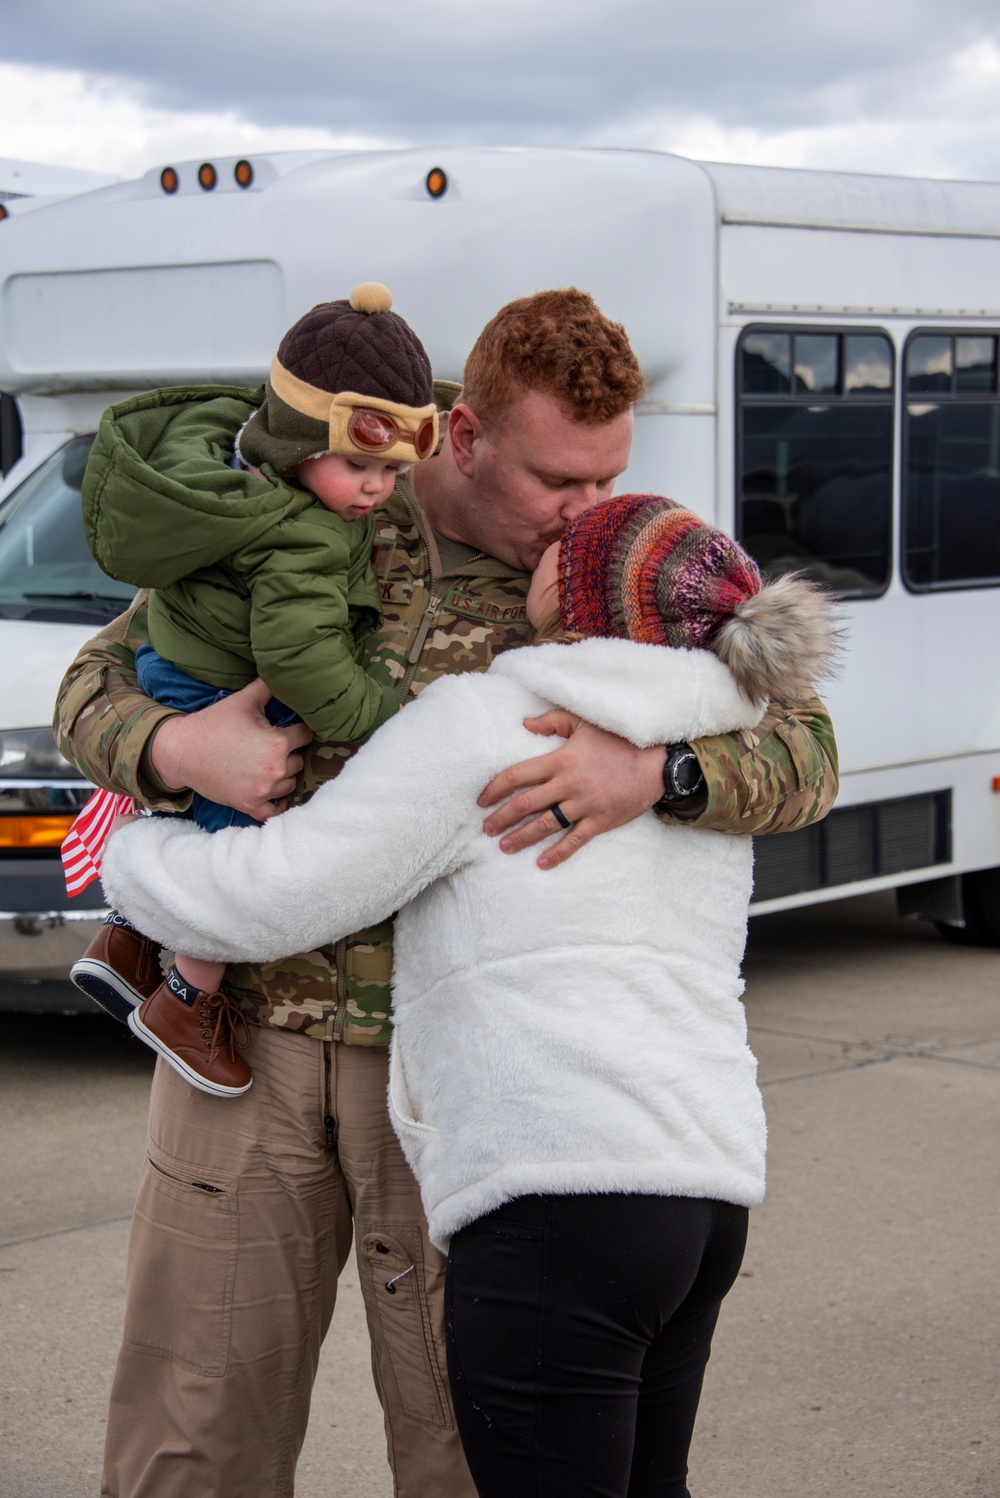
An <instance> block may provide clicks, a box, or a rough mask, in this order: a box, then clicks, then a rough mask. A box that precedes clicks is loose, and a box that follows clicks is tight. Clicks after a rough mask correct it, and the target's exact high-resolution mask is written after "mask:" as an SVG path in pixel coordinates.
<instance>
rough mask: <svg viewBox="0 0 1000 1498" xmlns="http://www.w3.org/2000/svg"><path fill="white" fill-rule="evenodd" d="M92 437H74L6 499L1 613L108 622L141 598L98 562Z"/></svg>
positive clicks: (1, 523) (0, 545)
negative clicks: (90, 492) (87, 519)
mask: <svg viewBox="0 0 1000 1498" xmlns="http://www.w3.org/2000/svg"><path fill="white" fill-rule="evenodd" d="M93 441H94V439H93V437H92V436H91V437H74V438H73V439H72V441H70V442H67V443H66V445H65V447H61V448H60V449H59V451H58V452H55V453H53V454H52V456H51V457H50V458H48V459H47V460H46V461H45V462H44V463H43V464H42V465H41V467H40V468H36V469H35V471H34V473H32V474H30V475H29V477H28V478H26V479H25V480H24V482H23V483H22V484H19V485H18V486H17V488H16V489H12V490H11V492H10V493H9V494H8V495H7V497H6V499H5V500H4V501H3V503H2V504H0V618H4V619H37V620H45V619H47V620H51V621H53V622H62V623H67V624H92V623H93V624H103V623H105V622H106V621H107V620H108V619H113V618H114V617H115V615H116V614H120V613H121V612H122V610H123V609H125V608H126V607H127V606H128V604H129V603H131V601H132V599H133V598H134V597H135V589H134V588H133V587H130V586H129V584H128V583H119V582H115V580H114V579H113V578H110V577H108V576H107V574H106V573H104V572H102V571H101V569H100V567H98V565H97V563H96V562H95V561H94V559H93V557H92V556H91V554H90V549H89V548H88V546H87V541H86V537H85V536H84V533H83V515H82V512H81V507H80V486H81V484H82V483H83V470H84V469H85V468H86V466H87V457H88V455H89V453H90V449H91V445H92V443H93Z"/></svg>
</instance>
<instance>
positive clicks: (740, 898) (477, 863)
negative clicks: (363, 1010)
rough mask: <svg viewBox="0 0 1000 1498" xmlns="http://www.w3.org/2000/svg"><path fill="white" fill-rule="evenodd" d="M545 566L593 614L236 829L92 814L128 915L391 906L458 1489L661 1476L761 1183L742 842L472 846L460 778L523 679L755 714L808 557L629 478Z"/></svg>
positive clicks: (546, 582)
mask: <svg viewBox="0 0 1000 1498" xmlns="http://www.w3.org/2000/svg"><path fill="white" fill-rule="evenodd" d="M557 558H558V563H559V576H558V581H556V579H555V563H556V560H557ZM557 593H558V608H559V614H560V617H561V621H562V625H563V626H564V627H565V628H566V629H567V630H569V631H574V632H575V633H576V634H577V635H580V634H586V635H589V636H592V637H591V638H585V639H577V640H576V642H575V643H571V644H567V643H549V644H543V645H541V646H539V647H538V648H536V649H530V650H519V651H516V652H511V653H508V654H505V655H503V656H502V657H501V658H499V659H498V660H496V661H494V663H493V665H492V666H491V668H490V670H489V671H488V672H486V673H485V674H483V675H471V674H470V675H468V676H459V677H448V678H445V679H443V680H441V681H439V682H437V683H435V684H434V685H433V686H431V687H429V688H428V689H427V690H426V691H425V692H424V693H423V694H422V695H421V697H420V698H419V699H418V700H417V701H416V702H415V703H413V704H412V705H411V706H409V707H408V708H407V709H406V711H405V712H404V713H402V714H401V715H400V716H399V717H397V718H396V719H394V720H392V721H391V722H389V723H387V724H386V725H385V726H384V727H383V728H382V729H380V730H379V732H378V733H377V734H376V735H375V736H374V737H373V738H372V739H371V740H370V742H369V743H368V744H367V745H366V746H365V747H364V748H363V749H362V750H361V752H360V753H359V754H358V755H357V756H356V757H355V758H354V759H352V760H351V761H350V762H349V763H348V764H347V765H346V767H345V768H344V770H343V771H342V773H341V774H340V776H339V777H338V778H337V780H335V781H334V782H332V783H331V784H329V785H326V786H324V787H323V788H322V789H321V790H320V791H319V792H317V794H316V795H315V796H314V797H313V799H312V800H311V801H310V802H309V803H308V805H306V806H304V807H301V808H298V809H296V810H293V811H290V812H288V813H287V814H286V815H284V816H281V817H278V818H275V819H272V820H271V821H269V822H268V823H266V824H265V826H264V827H263V828H261V829H259V830H258V829H248V830H233V831H225V832H221V833H216V834H215V835H214V836H211V837H210V836H208V835H207V834H205V833H203V832H201V831H200V830H199V829H197V828H193V827H192V826H191V824H190V823H188V822H180V821H171V820H162V819H155V820H149V821H143V822H141V823H140V824H139V825H137V826H135V827H133V828H130V829H129V830H128V831H127V832H126V833H124V834H119V835H116V836H115V837H114V838H113V839H112V840H111V842H110V843H109V845H108V848H107V851H106V854H105V860H104V883H105V889H106V891H107V894H108V897H109V900H110V901H111V902H112V903H113V904H114V905H115V906H116V907H117V908H118V909H120V910H122V911H123V912H124V913H125V915H126V916H127V917H128V918H129V919H130V920H132V921H133V922H134V923H135V924H136V925H137V926H138V927H139V928H140V929H142V930H143V931H147V932H149V933H150V934H152V935H153V936H154V937H155V938H156V939H158V940H159V941H161V942H163V943H164V945H166V946H168V947H178V948H181V949H182V950H184V951H187V952H190V953H192V954H194V955H195V956H202V957H205V958H209V959H217V960H236V959H250V960H254V961H270V960H277V959H278V958H280V957H283V956H286V955H287V954H288V953H289V952H292V951H308V950H309V949H310V948H311V947H313V946H317V945H320V944H322V943H326V942H331V941H336V940H338V939H339V938H341V937H343V936H346V935H348V934H349V933H350V932H352V931H355V930H358V929H360V928H362V927H364V926H367V925H370V924H372V923H373V922H375V921H379V920H382V919H384V918H386V917H388V916H390V915H391V914H392V913H393V912H394V911H396V910H399V912H400V913H399V915H398V917H397V920H396V929H395V966H394V974H393V1016H394V1026H395V1030H394V1040H393V1049H392V1061H391V1070H390V1098H389V1106H390V1112H391V1115H392V1119H393V1123H394V1125H395V1127H396V1130H397V1132H398V1134H399V1137H400V1140H401V1142H402V1145H403V1148H404V1150H405V1152H406V1155H407V1159H408V1160H409V1162H410V1164H411V1166H412V1168H413V1170H414V1173H415V1174H416V1176H417V1179H418V1181H419V1182H420V1187H421V1192H422V1195H423V1201H424V1205H425V1208H426V1211H427V1216H428V1220H429V1224H430V1236H431V1238H432V1240H433V1241H434V1242H435V1243H436V1244H438V1245H439V1246H441V1247H442V1248H446V1249H447V1248H449V1245H450V1252H449V1269H448V1275H449V1281H448V1320H449V1325H448V1336H449V1373H450V1377H451V1381H452V1392H453V1395H454V1398H455V1405H456V1413H457V1416H458V1420H459V1426H460V1429H461V1432H462V1437H463V1441H464V1443H465V1446H466V1452H467V1455H468V1457H469V1464H470V1467H471V1469H472V1473H473V1477H474V1478H475V1481H476V1483H477V1486H478V1488H479V1491H480V1493H481V1494H483V1495H489V1498H492V1495H497V1498H500V1495H503V1498H511V1495H514V1494H516V1493H521V1492H524V1493H531V1492H537V1493H539V1494H544V1495H545V1498H557V1495H563V1494H565V1495H567V1498H569V1495H571V1494H572V1495H574V1498H575V1495H579V1494H584V1493H593V1494H601V1495H612V1494H613V1495H618V1494H620V1495H623V1498H624V1495H625V1494H626V1493H627V1494H628V1495H630V1498H636V1495H642V1498H646V1495H652V1494H670V1495H674V1498H680V1495H683V1494H686V1493H687V1488H686V1486H685V1476H686V1470H687V1466H686V1460H687V1450H688V1445H689V1443H690V1438H691V1432H692V1429H693V1424H694V1416H695V1412H696V1409H697V1403H698V1397H699V1393H700V1388H701V1381H702V1375H703V1372H704V1367H705V1363H706V1362H707V1359H708V1353H709V1348H710V1344H711V1337H712V1332H713V1330H714V1326H715V1321H716V1317H717V1315H718V1309H719V1305H720V1303H721V1300H722V1298H723V1296H724V1295H725V1293H726V1291H727V1290H728V1289H729V1287H730V1285H731V1284H732V1282H733V1280H734V1279H735V1276H736V1273H737V1271H738V1269H739V1264H740V1261H741V1258H742V1253H743V1246H744V1241H745V1233H746V1215H747V1209H748V1208H749V1207H751V1206H753V1205H755V1204H756V1203H757V1202H759V1201H760V1200H761V1198H762V1196H763V1191H764V1147H765V1125H764V1115H763V1109H762V1105H761V1099H760V1093H759V1091H758V1088H757V1084H756V1062H755V1060H754V1058H753V1055H752V1054H751V1052H750V1050H749V1049H748V1047H747V1043H746V1023H745V1019H744V1015H743V1010H742V1006H741V1004H740V994H741V991H742V982H741V979H740V976H739V966H740V960H741V957H742V952H743V946H744V940H745V933H746V912H747V905H748V901H749V897H750V887H751V848H750V841H749V839H748V838H741V837H732V836H727V835H725V834H721V833H715V832H704V831H699V830H698V829H697V828H694V827H685V826H682V825H679V824H677V823H670V822H664V821H661V820H660V819H659V818H658V817H657V816H655V815H654V814H653V813H650V814H649V815H647V816H645V817H641V818H639V819H638V820H637V821H635V822H632V823H630V824H629V825H628V826H625V827H621V828H619V829H617V830H616V831H613V832H610V833H607V834H605V835H604V836H603V837H600V838H597V839H595V840H594V841H592V842H590V843H588V844H587V845H586V846H585V847H583V848H582V849H581V850H580V851H579V852H578V853H577V854H576V855H575V856H574V858H573V859H571V860H570V861H569V862H568V863H566V864H565V865H563V866H561V867H560V868H559V869H558V870H557V871H554V872H550V873H543V872H541V871H540V870H539V869H538V868H537V867H536V865H535V862H534V859H533V857H532V856H530V855H528V854H522V855H519V856H515V857H512V858H508V857H503V856H502V855H500V854H499V853H498V851H497V849H496V847H495V845H494V843H493V842H492V841H491V839H489V838H488V837H486V836H485V834H484V833H483V831H482V825H481V823H482V813H481V811H480V810H479V809H478V807H477V805H476V797H477V796H478V794H479V791H480V790H481V789H482V787H483V785H484V784H485V783H486V782H487V781H489V780H490V779H491V778H492V777H493V775H494V774H496V773H497V772H498V771H499V770H500V769H502V768H503V767H504V766H505V765H508V764H511V763H513V762H514V761H515V760H517V759H523V758H527V757H529V756H530V755H532V754H537V753H539V752H540V748H539V743H538V740H537V738H535V737H534V736H533V735H531V734H529V733H528V731H527V730H526V729H525V728H524V726H523V719H524V718H525V717H527V716H531V715H537V714H540V713H542V712H544V711H546V710H547V709H549V708H551V707H561V708H567V709H569V710H570V711H572V712H574V713H576V714H579V715H580V716H581V717H582V718H584V719H586V720H588V721H589V722H591V723H595V724H598V725H600V726H601V727H603V728H607V729H610V730H611V731H613V732H615V733H618V734H621V735H623V736H624V737H626V738H628V739H630V740H631V741H632V742H633V743H635V744H637V745H639V746H647V745H652V744H660V743H668V744H671V743H677V742H679V741H683V740H687V739H693V738H698V737H702V736H704V735H708V734H716V733H723V732H729V731H732V730H736V729H746V728H752V727H753V726H754V725H755V724H756V722H757V721H758V720H759V719H760V717H761V716H762V712H763V703H764V701H765V700H766V699H767V698H768V697H769V696H771V695H779V696H780V695H783V693H782V692H777V691H776V690H775V689H776V686H777V685H778V683H779V682H780V683H781V684H782V686H783V687H784V689H785V692H787V693H788V695H791V694H793V693H798V692H800V691H801V690H802V688H803V686H804V684H805V683H806V682H807V681H808V680H809V679H810V678H812V677H814V676H815V674H818V673H819V671H820V670H821V669H822V667H823V665H824V664H825V659H826V655H827V654H828V652H829V647H830V638H831V636H830V628H829V621H828V618H827V615H826V612H825V608H824V605H823V604H822V603H821V601H820V600H819V598H818V596H817V595H816V594H815V593H814V592H811V591H810V589H809V587H808V585H806V584H802V583H799V582H797V581H794V580H793V581H790V580H787V579H785V580H781V581H779V582H778V583H776V584H768V585H765V586H764V588H763V589H762V588H761V585H760V580H759V577H758V575H757V573H756V569H755V568H754V566H753V563H752V562H750V560H749V558H747V557H746V556H745V554H744V553H742V552H741V551H740V549H739V548H738V547H737V546H736V545H735V543H733V542H732V541H730V540H729V539H728V538H727V537H724V536H723V535H722V533H721V532H718V531H715V530H713V529H712V528H710V527H708V526H706V525H704V523H703V522H701V521H700V520H697V519H696V517H694V516H692V515H690V514H689V512H687V511H685V510H682V509H681V508H680V507H679V506H676V505H673V504H672V503H671V502H670V501H668V500H661V499H653V498H651V497H649V496H624V497H622V498H620V499H616V500H609V501H607V502H606V503H605V504H602V505H599V506H597V507H596V508H595V509H594V510H591V511H589V512H587V514H585V515H584V516H582V517H581V518H580V519H579V520H577V521H576V522H574V524H573V525H572V526H571V527H570V529H569V531H568V532H567V534H566V536H565V537H564V538H563V541H562V542H561V543H559V544H557V546H556V547H554V548H550V551H549V552H548V553H546V557H545V558H544V559H543V564H542V566H541V567H540V568H539V571H538V573H536V577H535V580H534V582H533V585H532V591H531V594H529V615H530V616H531V618H532V620H533V622H535V623H536V624H537V623H539V622H541V620H542V619H543V618H544V617H545V616H547V615H548V614H550V613H551V612H552V608H553V605H554V604H555V602H556V594H557ZM593 636H599V637H593ZM623 636H625V637H623ZM650 641H656V642H657V643H649V642H650ZM663 644H671V645H679V646H684V647H689V648H674V649H664V648H662V646H663ZM705 644H709V645H711V647H712V650H708V649H704V648H690V647H698V646H702V645H705ZM712 651H715V652H717V653H712ZM719 655H723V656H725V657H726V658H727V659H728V660H729V663H730V667H731V668H732V669H730V668H729V667H727V665H725V664H723V660H721V659H719ZM737 681H739V683H740V685H738V684H737ZM741 686H742V688H743V690H741V689H740V687H741ZM546 747H548V746H546ZM556 811H557V809H554V813H553V831H554V832H555V831H556V830H557V822H558V820H559V818H558V817H557V815H556Z"/></svg>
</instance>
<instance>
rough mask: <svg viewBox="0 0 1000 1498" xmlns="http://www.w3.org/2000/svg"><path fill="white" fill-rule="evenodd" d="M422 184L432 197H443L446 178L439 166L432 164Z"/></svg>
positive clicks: (446, 184)
mask: <svg viewBox="0 0 1000 1498" xmlns="http://www.w3.org/2000/svg"><path fill="white" fill-rule="evenodd" d="M424 186H425V187H426V189H427V191H428V192H429V193H430V195H431V197H432V198H443V197H444V195H445V193H446V192H447V191H448V178H447V177H446V176H445V174H444V172H443V171H442V170H441V168H440V167H439V166H432V167H431V169H430V171H429V172H428V173H427V176H426V177H425V178H424Z"/></svg>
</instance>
